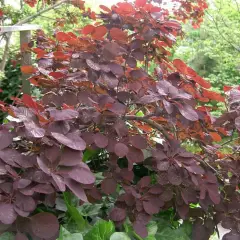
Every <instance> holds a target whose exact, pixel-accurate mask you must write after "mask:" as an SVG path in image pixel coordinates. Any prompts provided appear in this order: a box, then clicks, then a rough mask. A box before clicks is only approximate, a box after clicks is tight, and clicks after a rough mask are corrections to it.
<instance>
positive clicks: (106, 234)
mask: <svg viewBox="0 0 240 240" xmlns="http://www.w3.org/2000/svg"><path fill="white" fill-rule="evenodd" d="M114 231H115V227H114V224H113V223H112V222H111V221H109V222H107V221H104V220H100V221H98V222H97V223H96V224H95V225H94V226H93V227H92V229H91V230H90V231H89V232H88V233H87V234H86V235H85V236H84V240H93V239H94V240H109V238H110V236H111V235H112V234H113V233H114Z"/></svg>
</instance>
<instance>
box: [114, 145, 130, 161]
mask: <svg viewBox="0 0 240 240" xmlns="http://www.w3.org/2000/svg"><path fill="white" fill-rule="evenodd" d="M114 152H115V154H116V155H117V156H118V157H120V158H122V157H124V156H126V154H127V153H128V147H127V146H126V145H125V144H124V143H117V144H116V145H115V147H114Z"/></svg>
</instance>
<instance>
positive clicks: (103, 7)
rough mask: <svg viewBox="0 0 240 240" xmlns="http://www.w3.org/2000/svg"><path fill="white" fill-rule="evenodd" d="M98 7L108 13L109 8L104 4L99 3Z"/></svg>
mask: <svg viewBox="0 0 240 240" xmlns="http://www.w3.org/2000/svg"><path fill="white" fill-rule="evenodd" d="M99 7H100V8H101V9H102V10H103V11H104V12H107V13H110V12H111V9H109V8H108V7H106V6H104V5H99Z"/></svg>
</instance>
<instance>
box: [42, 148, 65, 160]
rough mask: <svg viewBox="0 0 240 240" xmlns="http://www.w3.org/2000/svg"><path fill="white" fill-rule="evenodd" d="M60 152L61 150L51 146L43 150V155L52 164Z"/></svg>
mask: <svg viewBox="0 0 240 240" xmlns="http://www.w3.org/2000/svg"><path fill="white" fill-rule="evenodd" d="M60 152H61V149H60V148H59V147H57V146H56V145H53V146H51V147H46V148H45V151H44V155H45V157H46V158H47V159H48V160H49V161H50V162H51V163H54V162H56V161H57V160H58V158H59V155H60Z"/></svg>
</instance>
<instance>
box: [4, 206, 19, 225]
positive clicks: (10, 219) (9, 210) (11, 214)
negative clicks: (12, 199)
mask: <svg viewBox="0 0 240 240" xmlns="http://www.w3.org/2000/svg"><path fill="white" fill-rule="evenodd" d="M16 218H17V214H16V212H15V211H14V207H13V205H12V204H6V203H0V221H1V222H2V223H3V224H13V223H14V221H15V220H16Z"/></svg>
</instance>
